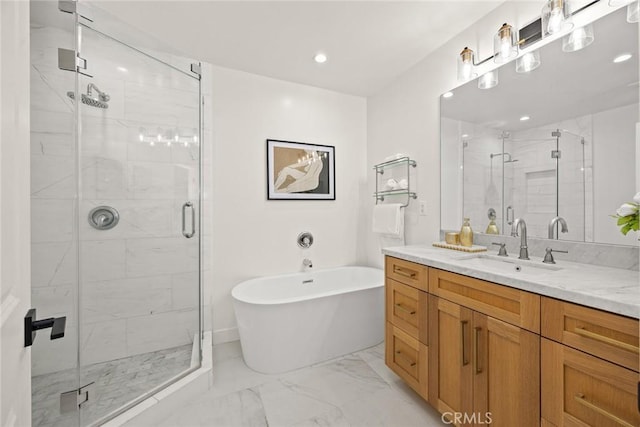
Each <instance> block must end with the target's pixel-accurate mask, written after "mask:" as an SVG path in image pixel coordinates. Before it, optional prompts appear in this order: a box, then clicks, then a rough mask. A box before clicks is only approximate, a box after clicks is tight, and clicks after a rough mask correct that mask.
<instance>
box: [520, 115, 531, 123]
mask: <svg viewBox="0 0 640 427" xmlns="http://www.w3.org/2000/svg"><path fill="white" fill-rule="evenodd" d="M530 118H531V117H529V116H522V117H520V121H521V122H526V121H527V120H529V119H530Z"/></svg>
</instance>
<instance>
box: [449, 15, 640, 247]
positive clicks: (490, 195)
mask: <svg viewBox="0 0 640 427" xmlns="http://www.w3.org/2000/svg"><path fill="white" fill-rule="evenodd" d="M592 26H593V35H594V40H593V42H592V43H591V44H590V45H588V46H586V47H584V48H582V49H581V50H577V51H573V52H567V51H564V50H563V39H559V40H555V41H554V42H552V43H549V44H547V45H545V46H542V47H541V48H539V49H538V50H537V52H538V54H539V57H540V65H539V67H538V68H536V69H534V70H532V71H529V72H516V65H517V64H516V61H512V62H509V63H507V64H505V65H503V66H501V67H500V68H499V69H498V70H497V73H498V84H497V86H495V87H492V88H490V89H480V88H479V87H478V82H479V80H480V79H476V80H472V81H470V82H468V83H466V84H464V85H462V86H460V87H458V88H456V89H454V90H452V91H451V93H452V94H453V96H448V97H444V96H443V97H441V144H442V145H441V162H442V163H441V165H442V178H441V179H442V191H441V206H442V212H441V228H442V229H443V230H458V229H459V228H460V225H461V224H462V219H463V217H468V218H470V219H471V225H472V227H473V228H474V231H476V232H485V231H489V230H488V226H489V225H490V222H491V221H492V220H491V219H490V217H494V218H495V219H494V220H493V221H494V222H495V225H496V227H497V232H498V233H499V234H510V232H511V224H512V222H513V220H514V219H515V218H524V219H525V221H526V223H527V228H528V232H529V236H534V237H539V238H549V237H550V236H552V238H554V239H558V238H559V239H563V240H574V241H585V242H598V243H610V244H622V245H638V242H637V238H636V236H635V235H634V233H629V234H628V235H627V236H623V235H622V234H621V233H620V231H619V228H618V227H617V225H616V220H615V219H614V218H612V217H611V215H613V214H615V212H616V209H617V208H618V207H619V206H620V205H621V204H622V203H624V202H626V201H629V200H631V199H632V198H633V196H634V194H635V191H636V189H635V187H636V185H635V182H636V177H635V174H636V162H637V160H636V159H637V157H636V149H637V148H636V123H637V122H638V91H639V88H638V24H629V23H627V21H626V8H622V9H620V10H617V11H615V12H613V13H610V14H609V15H607V16H604V17H602V18H601V19H599V20H598V21H596V22H594V23H593V24H592ZM574 31H575V30H574ZM565 50H566V49H565ZM622 55H630V58H628V57H626V56H622ZM625 58H626V59H625ZM493 211H495V212H493ZM557 216H561V217H563V218H564V219H565V220H566V222H567V226H568V232H566V233H562V232H561V231H562V227H561V226H560V224H556V225H554V226H553V227H551V230H550V221H551V220H552V219H553V218H555V217H557ZM491 225H493V224H491ZM492 228H493V231H494V232H495V231H496V228H495V227H492ZM550 233H552V234H550Z"/></svg>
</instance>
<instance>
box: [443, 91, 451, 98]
mask: <svg viewBox="0 0 640 427" xmlns="http://www.w3.org/2000/svg"><path fill="white" fill-rule="evenodd" d="M452 96H453V92H447V93H444V94H442V97H443V98H451V97H452Z"/></svg>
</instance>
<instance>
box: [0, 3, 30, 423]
mask: <svg viewBox="0 0 640 427" xmlns="http://www.w3.org/2000/svg"><path fill="white" fill-rule="evenodd" d="M28 69H29V3H28V2H23V1H2V2H0V100H1V102H0V425H2V426H6V427H13V426H20V427H21V426H29V425H31V381H30V377H31V349H30V348H25V347H24V334H23V331H24V329H23V328H24V323H23V322H24V320H23V319H24V315H25V314H26V312H27V310H28V309H29V308H30V305H31V297H30V291H31V290H30V281H31V275H30V270H29V262H30V245H29V235H30V231H29V97H28V93H29V73H28V71H27V70H28Z"/></svg>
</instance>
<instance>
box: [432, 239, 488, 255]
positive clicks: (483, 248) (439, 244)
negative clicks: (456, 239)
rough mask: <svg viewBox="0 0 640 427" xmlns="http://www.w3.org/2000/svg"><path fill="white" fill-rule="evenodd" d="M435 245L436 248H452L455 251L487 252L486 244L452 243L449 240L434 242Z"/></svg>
mask: <svg viewBox="0 0 640 427" xmlns="http://www.w3.org/2000/svg"><path fill="white" fill-rule="evenodd" d="M433 246H435V247H436V248H444V249H452V250H454V251H461V252H472V253H473V252H486V251H487V247H486V246H478V245H473V246H462V245H452V244H450V243H447V242H434V243H433Z"/></svg>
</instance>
